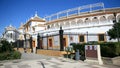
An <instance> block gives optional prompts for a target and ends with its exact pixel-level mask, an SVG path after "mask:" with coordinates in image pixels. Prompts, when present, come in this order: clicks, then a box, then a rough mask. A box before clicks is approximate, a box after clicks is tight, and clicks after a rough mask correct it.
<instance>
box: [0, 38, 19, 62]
mask: <svg viewBox="0 0 120 68" xmlns="http://www.w3.org/2000/svg"><path fill="white" fill-rule="evenodd" d="M13 44H14V43H12V42H11V43H9V42H8V41H6V40H1V41H0V60H10V59H20V58H21V53H20V52H18V51H15V50H14V48H13Z"/></svg>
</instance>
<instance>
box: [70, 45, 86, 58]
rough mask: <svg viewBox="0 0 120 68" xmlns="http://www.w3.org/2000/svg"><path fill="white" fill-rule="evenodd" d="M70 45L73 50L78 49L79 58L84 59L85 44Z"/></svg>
mask: <svg viewBox="0 0 120 68" xmlns="http://www.w3.org/2000/svg"><path fill="white" fill-rule="evenodd" d="M71 45H72V46H73V49H74V50H75V52H76V51H77V50H79V53H80V55H81V56H80V59H81V60H84V59H85V48H84V46H85V44H80V43H72V44H71Z"/></svg>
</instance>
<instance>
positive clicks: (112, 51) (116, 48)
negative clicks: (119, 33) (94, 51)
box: [100, 42, 120, 58]
mask: <svg viewBox="0 0 120 68" xmlns="http://www.w3.org/2000/svg"><path fill="white" fill-rule="evenodd" d="M100 47H101V55H102V56H103V57H111V58H112V57H116V56H120V43H118V42H107V43H101V44H100Z"/></svg>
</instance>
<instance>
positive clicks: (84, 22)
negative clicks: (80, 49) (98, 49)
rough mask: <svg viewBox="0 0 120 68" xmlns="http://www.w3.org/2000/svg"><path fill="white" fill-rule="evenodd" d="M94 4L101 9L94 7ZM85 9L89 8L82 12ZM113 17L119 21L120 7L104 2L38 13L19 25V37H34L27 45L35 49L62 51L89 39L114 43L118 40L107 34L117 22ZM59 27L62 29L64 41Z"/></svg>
mask: <svg viewBox="0 0 120 68" xmlns="http://www.w3.org/2000/svg"><path fill="white" fill-rule="evenodd" d="M89 6H91V7H89ZM95 7H97V8H98V9H97V10H96V9H94V8H95ZM86 8H87V9H90V10H89V11H83V12H82V10H83V9H86ZM76 11H77V12H76ZM114 14H116V16H115V15H114ZM114 19H116V20H117V22H118V20H120V8H119V7H117V8H107V9H105V8H104V4H103V3H97V4H92V5H87V6H82V7H77V8H72V9H68V10H65V11H61V12H58V13H56V14H53V15H50V16H48V17H45V19H42V18H40V17H39V16H38V15H37V13H36V14H35V16H34V17H31V18H30V19H29V20H28V21H27V22H26V23H25V24H24V25H22V26H20V28H19V31H20V32H21V35H20V36H19V39H23V40H25V39H26V40H27V39H30V38H32V43H31V42H30V41H28V42H27V44H26V43H25V44H26V45H27V46H28V45H29V46H30V45H31V46H30V47H32V48H33V50H35V48H36V47H37V48H38V49H53V50H60V48H61V46H62V48H63V50H64V49H65V48H66V47H68V46H70V44H71V43H86V42H90V41H98V42H111V41H112V42H115V41H116V39H115V40H110V39H109V36H108V35H107V31H108V30H109V29H111V28H112V26H113V24H114V23H113V20H114ZM60 27H62V29H61V30H63V31H62V32H63V38H62V44H61V37H62V36H61V31H60Z"/></svg>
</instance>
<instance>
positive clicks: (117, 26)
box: [107, 20, 120, 40]
mask: <svg viewBox="0 0 120 68" xmlns="http://www.w3.org/2000/svg"><path fill="white" fill-rule="evenodd" d="M107 33H108V36H110V40H111V39H116V38H118V36H119V38H120V20H119V22H114V25H113V28H111V29H109V31H107Z"/></svg>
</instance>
